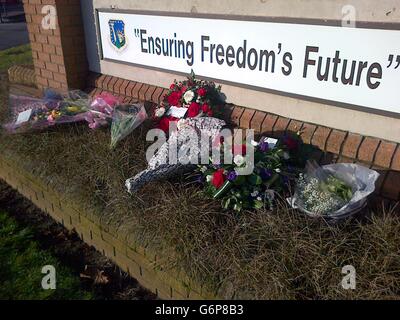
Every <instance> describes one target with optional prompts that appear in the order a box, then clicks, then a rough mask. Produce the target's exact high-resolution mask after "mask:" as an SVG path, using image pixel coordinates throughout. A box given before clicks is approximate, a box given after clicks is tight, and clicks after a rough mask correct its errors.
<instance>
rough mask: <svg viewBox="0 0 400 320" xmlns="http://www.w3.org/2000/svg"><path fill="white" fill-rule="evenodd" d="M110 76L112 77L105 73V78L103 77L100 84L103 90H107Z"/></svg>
mask: <svg viewBox="0 0 400 320" xmlns="http://www.w3.org/2000/svg"><path fill="white" fill-rule="evenodd" d="M111 78H112V77H111V76H108V75H106V78H105V79H104V81H103V86H102V88H103V89H104V90H108V83H109V82H110V81H111Z"/></svg>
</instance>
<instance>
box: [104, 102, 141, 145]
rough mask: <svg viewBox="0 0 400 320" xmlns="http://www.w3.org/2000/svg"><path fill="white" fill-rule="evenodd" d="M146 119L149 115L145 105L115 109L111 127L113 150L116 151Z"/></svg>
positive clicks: (121, 106)
mask: <svg viewBox="0 0 400 320" xmlns="http://www.w3.org/2000/svg"><path fill="white" fill-rule="evenodd" d="M146 119H147V113H146V109H145V108H144V105H143V104H134V105H130V104H127V105H119V106H117V107H115V109H114V114H113V121H112V125H111V145H110V147H111V149H114V148H115V147H116V145H117V143H118V142H119V141H120V140H122V139H124V138H125V137H126V136H128V135H129V134H130V133H131V132H132V131H133V130H135V129H136V128H137V127H138V126H139V125H140V124H142V122H143V121H144V120H146Z"/></svg>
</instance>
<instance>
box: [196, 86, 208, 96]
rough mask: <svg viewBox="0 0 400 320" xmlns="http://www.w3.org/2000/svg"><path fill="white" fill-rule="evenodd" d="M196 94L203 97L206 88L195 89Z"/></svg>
mask: <svg viewBox="0 0 400 320" xmlns="http://www.w3.org/2000/svg"><path fill="white" fill-rule="evenodd" d="M197 94H198V95H199V96H200V97H204V96H205V95H206V94H207V90H206V89H204V88H200V89H199V90H197Z"/></svg>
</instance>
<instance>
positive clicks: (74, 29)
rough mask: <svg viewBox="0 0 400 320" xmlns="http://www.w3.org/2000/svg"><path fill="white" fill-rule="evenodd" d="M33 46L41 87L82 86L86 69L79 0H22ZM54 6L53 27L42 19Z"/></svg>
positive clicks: (62, 88)
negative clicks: (47, 8)
mask: <svg viewBox="0 0 400 320" xmlns="http://www.w3.org/2000/svg"><path fill="white" fill-rule="evenodd" d="M23 3H24V10H25V16H26V21H27V25H28V32H29V39H30V42H31V47H32V56H33V63H34V66H35V74H36V82H37V85H38V87H39V88H40V89H43V88H47V87H50V88H54V89H59V90H63V91H65V90H67V89H68V88H74V89H75V88H83V87H84V86H85V81H86V77H87V73H88V65H87V60H86V49H85V40H84V34H83V23H82V17H81V9H80V1H79V0H24V1H23ZM46 5H51V6H53V7H54V9H55V11H54V12H55V13H56V16H55V28H50V29H46V28H43V25H42V21H43V19H44V18H45V17H46V15H47V14H48V13H49V12H45V13H44V14H43V13H42V9H43V7H44V6H46Z"/></svg>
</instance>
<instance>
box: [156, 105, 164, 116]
mask: <svg viewBox="0 0 400 320" xmlns="http://www.w3.org/2000/svg"><path fill="white" fill-rule="evenodd" d="M164 113H165V108H164V107H161V108H158V109H157V110H156V117H157V118H161V117H162V116H163V115H164Z"/></svg>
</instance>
